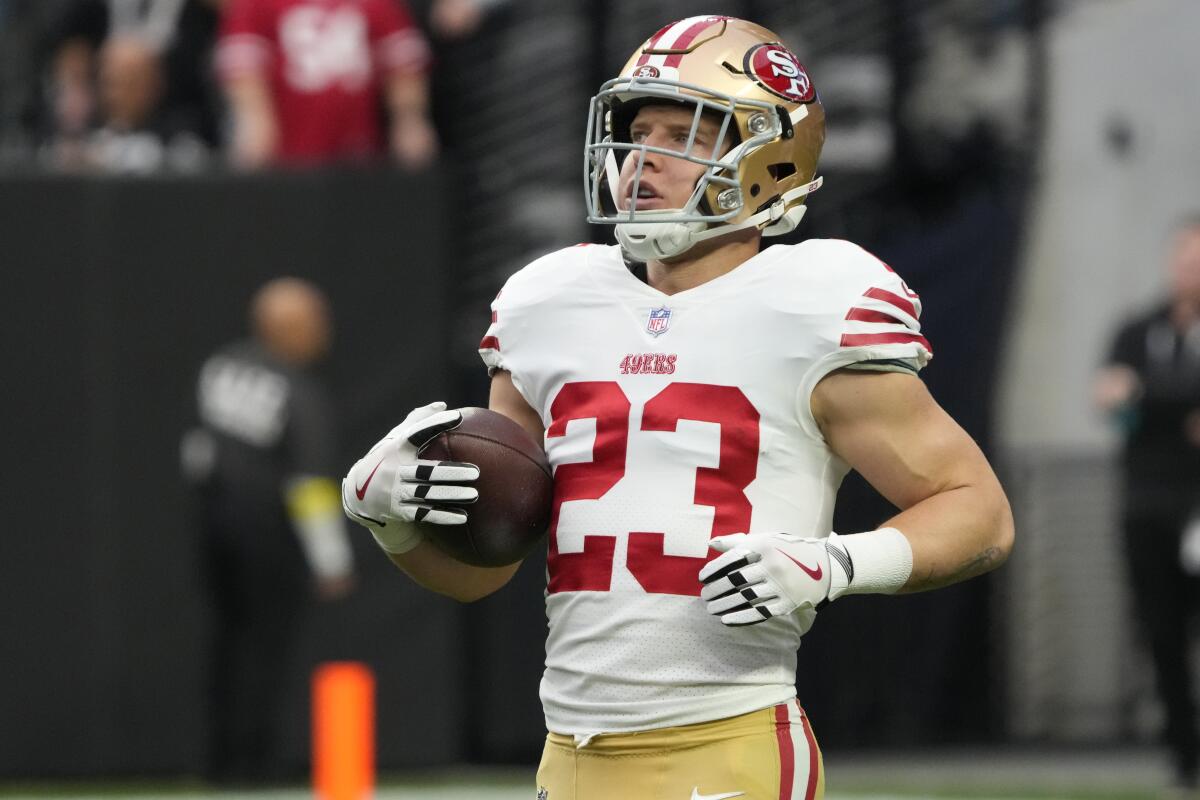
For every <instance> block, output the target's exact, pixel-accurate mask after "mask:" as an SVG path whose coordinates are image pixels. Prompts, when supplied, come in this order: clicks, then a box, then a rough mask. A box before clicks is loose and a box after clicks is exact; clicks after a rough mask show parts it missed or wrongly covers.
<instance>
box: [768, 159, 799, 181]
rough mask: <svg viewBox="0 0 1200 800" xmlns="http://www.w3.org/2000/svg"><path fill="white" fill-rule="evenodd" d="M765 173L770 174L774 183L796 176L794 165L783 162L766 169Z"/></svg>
mask: <svg viewBox="0 0 1200 800" xmlns="http://www.w3.org/2000/svg"><path fill="white" fill-rule="evenodd" d="M767 172H768V173H770V175H771V177H772V178H774V179H775V180H776V181H781V180H783V179H784V178H789V177H791V176H792V175H795V174H796V165H795V164H792V163H789V162H787V161H783V162H780V163H778V164H772V165H770V166H769V167H767Z"/></svg>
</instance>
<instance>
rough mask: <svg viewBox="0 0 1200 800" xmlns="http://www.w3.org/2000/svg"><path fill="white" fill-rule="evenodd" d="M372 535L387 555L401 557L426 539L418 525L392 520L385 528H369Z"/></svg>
mask: <svg viewBox="0 0 1200 800" xmlns="http://www.w3.org/2000/svg"><path fill="white" fill-rule="evenodd" d="M369 529H370V531H371V535H372V536H374V537H375V543H376V544H378V545H379V546H380V547H381V548H382V549H383V551H384V552H385V553H391V554H392V555H397V556H398V555H400V554H402V553H407V552H408V551H409V550H412V549H413V548H414V547H416V546H417V545H419V544H420V543H421V542H422V541H423V540H424V539H425V537H424V536H422V535H421V531H419V530H417V526H416V525H409V524H407V523H404V522H401V521H399V520H391V521H390V522H388V524H387V525H386V526H385V527H382V528H380V527H377V526H375V525H371V526H369Z"/></svg>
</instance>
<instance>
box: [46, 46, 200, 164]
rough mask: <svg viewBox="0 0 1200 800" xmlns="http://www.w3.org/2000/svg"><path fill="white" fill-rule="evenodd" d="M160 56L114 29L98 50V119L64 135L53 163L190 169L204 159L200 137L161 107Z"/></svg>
mask: <svg viewBox="0 0 1200 800" xmlns="http://www.w3.org/2000/svg"><path fill="white" fill-rule="evenodd" d="M165 89H166V86H165V76H164V74H163V66H162V61H161V59H160V58H159V55H158V53H157V52H156V50H155V48H154V46H153V45H151V44H149V43H147V42H146V41H145V40H144V39H142V38H141V37H139V36H134V35H132V34H124V35H120V34H119V35H117V36H114V37H112V38H110V39H109V40H108V41H106V42H105V43H104V46H103V47H102V48H101V50H100V76H99V101H100V112H101V113H100V125H99V127H98V128H97V129H95V130H93V131H91V132H90V133H88V134H86V135H84V136H81V137H65V138H63V139H61V140H59V141H58V142H56V143H55V145H54V149H53V151H52V157H53V161H54V163H55V165H56V166H58V167H60V168H66V169H96V170H100V171H104V172H124V173H147V172H155V171H158V170H162V169H170V170H175V171H184V172H191V171H195V170H197V169H199V168H200V167H202V166H203V165H204V164H205V163H206V161H207V148H206V147H205V144H204V142H203V141H202V140H201V139H200V138H199V136H197V135H196V134H195V133H193V132H192V131H191V130H190V129H189V128H188V126H187V125H186V124H183V123H181V122H180V121H179V120H178V119H174V118H172V117H171V116H170V115H169V114H167V113H165V112H164V111H163V109H162V106H161V103H162V98H163V94H164V92H165Z"/></svg>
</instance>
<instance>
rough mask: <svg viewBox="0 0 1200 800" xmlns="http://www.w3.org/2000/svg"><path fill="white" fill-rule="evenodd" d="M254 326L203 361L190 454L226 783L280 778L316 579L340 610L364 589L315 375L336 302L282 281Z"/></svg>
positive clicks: (260, 304)
mask: <svg viewBox="0 0 1200 800" xmlns="http://www.w3.org/2000/svg"><path fill="white" fill-rule="evenodd" d="M251 325H252V328H253V333H254V336H253V338H252V339H250V340H248V341H240V342H235V343H233V344H231V345H229V346H227V347H224V348H222V349H221V350H219V351H218V352H217V353H215V354H214V355H213V356H211V357H210V358H209V359H208V360H207V361H206V362H205V363H204V366H203V368H202V369H201V371H200V378H199V383H198V386H197V401H198V410H199V417H200V421H201V425H200V427H199V428H198V429H197V430H194V431H191V432H189V433H188V434H187V435H186V436H185V438H184V445H183V462H184V468H185V472H186V474H187V475H188V477H189V478H190V479H191V480H192V481H193V482H194V483H195V485H196V487H197V489H198V493H199V496H200V500H201V503H200V505H201V508H202V525H203V541H202V549H203V555H204V560H203V564H204V570H205V573H204V576H203V577H204V579H205V584H206V588H207V590H208V592H209V594H210V600H211V602H212V605H213V610H214V617H215V619H214V622H215V642H214V650H213V659H214V660H213V665H212V673H211V677H212V684H211V692H212V694H211V709H212V713H213V719H212V727H211V742H210V752H209V756H210V761H209V770H208V771H209V777H210V778H211V779H213V780H215V781H218V782H223V783H224V782H238V781H257V780H269V779H272V778H278V777H282V772H281V770H280V765H279V764H278V763H277V761H276V759H277V756H278V754H277V752H275V744H274V742H275V741H276V736H275V733H276V731H275V726H276V720H277V718H278V716H279V714H278V711H279V703H280V691H279V690H280V687H281V686H283V685H284V681H283V680H282V679H281V676H283V675H286V674H287V666H288V659H289V657H290V655H291V653H292V650H293V645H294V643H295V640H296V634H297V633H298V631H299V628H300V623H301V621H302V619H303V613H304V610H305V606H306V604H307V601H308V596H309V586H310V585H311V583H312V579H313V578H315V586H316V589H317V593H318V595H319V596H320V597H321V598H322V599H336V598H339V597H341V596H343V595H345V594H346V593H347V592H348V591H349V590H350V589H351V587H352V583H353V559H352V553H351V549H350V542H349V539H348V537H347V534H346V528H345V524H344V522H343V518H342V516H341V508H340V500H339V494H338V491H339V490H338V485H337V483H336V482H335V481H334V479H332V478H331V477H330V475H331V474H332V472H331V468H332V466H333V465H334V464H335V463H336V461H335V459H336V455H337V454H336V452H335V442H334V438H333V436H332V434H331V431H332V430H333V428H334V418H333V413H332V409H331V406H330V403H329V401H328V399H327V397H326V394H325V391H324V389H323V388H322V387H321V385H320V384H319V383H318V381H317V379H316V377H315V376H314V375H313V374H312V373H311V371H310V367H311V366H312V365H313V364H314V363H315V362H316V361H318V360H319V359H320V358H321V357H322V356H323V355H324V354H325V353H326V351H327V350H328V346H329V342H330V338H331V323H330V315H329V310H328V306H327V303H326V301H325V298H324V296H323V295H322V294H321V292H320V291H319V290H318V289H317V288H316V287H315V286H313V285H311V284H309V283H307V282H305V281H302V280H299V279H296V278H280V279H276V280H273V281H271V282H270V283H268V284H266V285H265V286H263V287H262V288H261V289H260V290H259V291H258V293H257V294H256V295H255V298H254V301H253V304H252V307H251ZM306 562H307V566H306ZM310 576H311V577H310Z"/></svg>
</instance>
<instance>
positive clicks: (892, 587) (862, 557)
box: [827, 528, 913, 600]
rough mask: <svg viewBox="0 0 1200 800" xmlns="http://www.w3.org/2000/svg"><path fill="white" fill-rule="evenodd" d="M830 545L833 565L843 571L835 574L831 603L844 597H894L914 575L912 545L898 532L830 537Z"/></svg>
mask: <svg viewBox="0 0 1200 800" xmlns="http://www.w3.org/2000/svg"><path fill="white" fill-rule="evenodd" d="M827 542H828V544H827V546H828V547H829V549H830V561H831V563H832V562H836V563H838V564H839V565H840V566H841V567H842V569H839V570H833V571H832V572H833V577H832V580H831V582H830V586H829V599H830V600H836V599H838V598H839V597H841V596H842V595H844V594H895V593H896V592H898V591H900V589H901V588H902V587H903V586H904V584H906V583H908V579H909V577H910V576H911V575H912V567H913V554H912V545H910V544H909V543H908V538H907V537H906V536H905V535H904V534H903V533H901V532H900V531H898V530H896V529H895V528H880V529H879V530H875V531H868V532H866V533H852V534H849V535H848V536H839V535H838V534H836V533H831V534H829V538H828V539H827ZM843 557H844V558H845V560H843Z"/></svg>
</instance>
